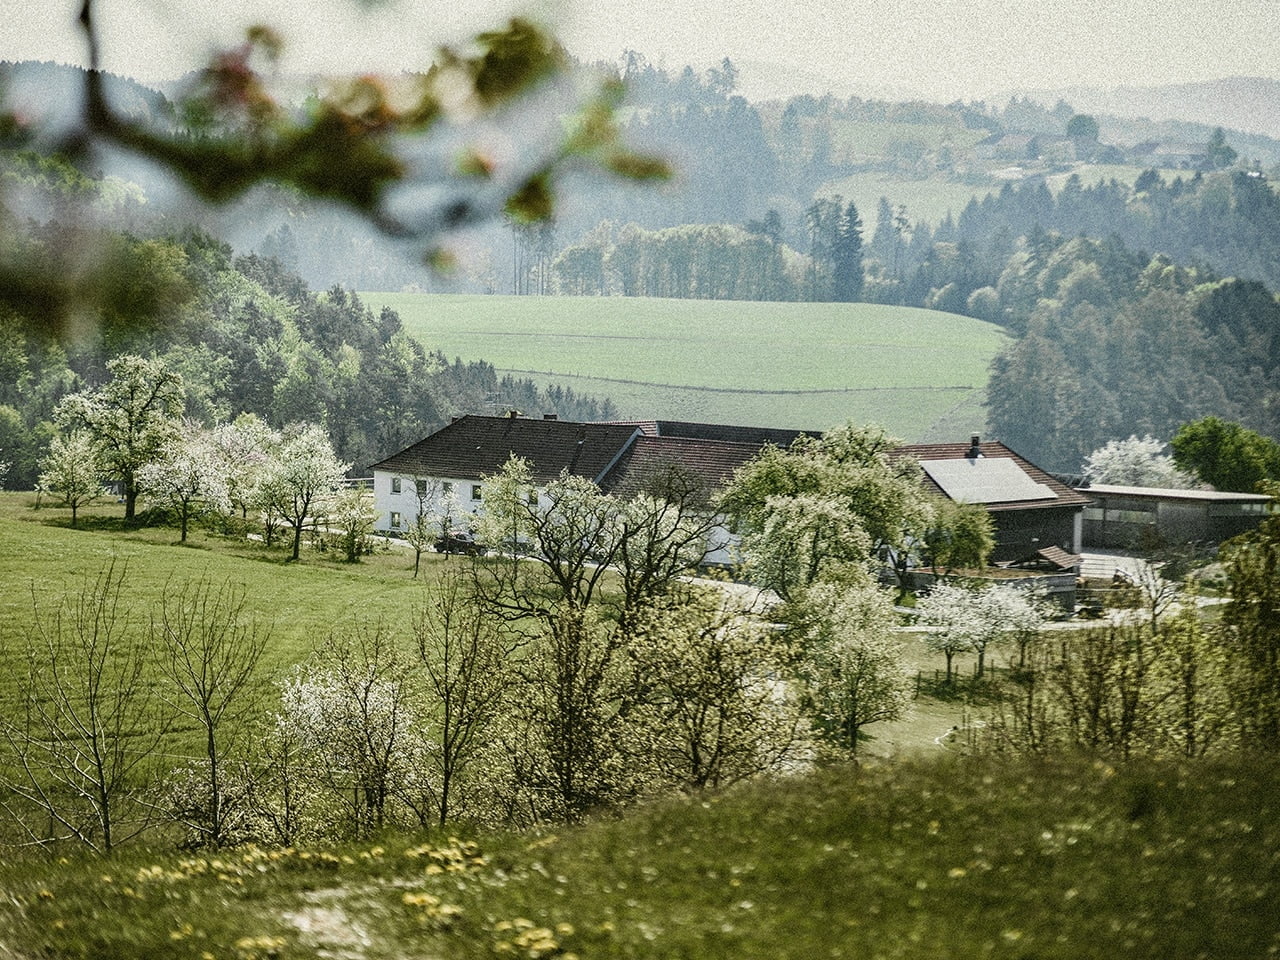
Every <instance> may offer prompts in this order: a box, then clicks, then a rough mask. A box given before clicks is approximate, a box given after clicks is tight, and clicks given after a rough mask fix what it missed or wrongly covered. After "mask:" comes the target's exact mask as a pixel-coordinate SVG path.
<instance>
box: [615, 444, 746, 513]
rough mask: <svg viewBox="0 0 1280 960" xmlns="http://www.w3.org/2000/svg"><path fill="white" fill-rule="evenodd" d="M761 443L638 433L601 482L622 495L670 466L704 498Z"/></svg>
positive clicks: (643, 485) (641, 486)
mask: <svg viewBox="0 0 1280 960" xmlns="http://www.w3.org/2000/svg"><path fill="white" fill-rule="evenodd" d="M760 447H761V444H759V443H730V442H726V441H722V440H696V439H691V438H686V437H658V436H650V435H645V436H641V437H636V439H635V442H634V443H632V444H631V446H630V447H628V449H627V451H626V453H624V454H623V456H622V457H621V458H620V459H619V460H618V462H617V464H616V465H615V466H614V467H613V469H612V470H610V471H609V472H608V474H606V475H605V477H604V480H603V481H601V486H602V487H604V489H605V490H608V491H610V492H613V493H617V494H619V495H620V496H624V497H630V496H634V495H635V494H637V493H640V492H641V491H643V490H644V489H646V487H647V486H648V485H649V484H651V483H653V482H655V481H659V482H660V481H662V480H663V478H664V477H665V476H666V475H667V474H668V472H669V471H671V470H673V469H674V470H676V471H678V472H679V474H680V478H679V479H682V480H684V481H686V482H691V483H692V484H693V485H694V487H695V488H696V493H698V494H699V495H700V496H701V497H703V498H705V497H706V496H707V495H708V494H710V493H712V492H714V491H716V490H719V489H720V488H721V487H723V486H724V485H725V484H726V483H728V481H729V480H730V478H732V476H733V472H734V471H735V470H737V469H738V468H739V467H741V466H742V465H743V464H745V463H747V462H748V461H749V460H751V459H752V458H753V457H755V456H756V454H758V453H759V452H760Z"/></svg>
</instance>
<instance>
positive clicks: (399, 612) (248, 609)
mask: <svg viewBox="0 0 1280 960" xmlns="http://www.w3.org/2000/svg"><path fill="white" fill-rule="evenodd" d="M34 502H35V496H34V494H31V493H0V657H3V658H4V662H5V663H7V664H9V667H8V668H7V669H5V670H3V671H0V710H3V709H5V706H6V705H13V704H17V703H19V702H20V698H18V697H17V696H16V694H17V693H18V690H17V685H18V684H20V683H22V682H23V677H24V676H25V674H26V664H25V662H24V658H23V655H22V654H21V650H22V649H23V648H24V647H25V645H26V642H27V636H28V633H29V627H30V625H31V623H32V622H33V620H34V619H36V618H37V617H38V618H40V619H42V620H44V621H46V622H48V621H49V618H51V617H52V616H53V615H54V614H56V613H57V612H58V610H59V608H60V607H61V606H62V605H63V602H64V600H65V599H67V598H75V597H76V596H78V595H80V594H82V593H85V592H86V591H87V590H88V589H89V588H91V587H92V585H93V584H94V582H95V581H96V580H97V579H98V578H99V577H100V576H101V575H102V574H103V573H104V572H105V571H107V570H108V569H111V570H112V571H113V574H114V575H116V576H119V577H120V578H121V579H122V586H121V591H120V601H121V603H120V610H121V614H122V617H123V618H124V619H125V620H126V621H127V623H128V624H129V625H130V626H129V634H130V635H134V636H141V635H143V634H145V632H146V630H147V623H148V621H149V618H150V616H151V615H152V614H153V613H154V612H156V611H158V609H159V605H160V602H161V599H162V598H163V597H164V596H165V595H167V594H172V593H174V592H175V591H176V590H178V589H181V588H182V587H183V586H185V585H188V584H192V583H198V582H205V583H207V584H209V585H210V586H211V587H212V588H214V589H215V590H216V589H218V588H222V587H229V588H231V589H232V590H235V591H237V592H240V593H242V594H243V597H244V611H245V614H246V615H247V618H248V619H249V620H250V621H251V622H252V623H253V624H255V625H256V629H258V630H259V631H260V632H261V633H263V634H264V635H266V636H267V637H268V643H267V646H266V650H265V652H264V657H263V660H262V662H261V664H260V666H261V674H262V676H261V679H262V680H263V681H266V680H268V679H271V678H278V677H280V676H282V675H283V674H284V673H285V671H286V670H287V669H288V668H289V667H290V666H292V665H293V664H295V663H298V662H300V661H301V660H303V659H305V658H306V657H307V655H308V654H309V653H310V652H311V651H312V650H313V649H315V648H316V647H317V646H319V645H320V644H322V643H323V642H324V641H325V640H326V639H327V638H328V637H329V636H330V635H331V634H333V633H335V632H343V631H353V630H356V629H360V628H372V627H374V626H376V625H379V624H381V625H383V626H385V627H386V628H388V629H390V630H392V631H395V632H396V633H405V632H406V628H407V625H408V622H409V620H410V617H411V613H412V611H413V609H414V607H415V606H416V605H417V604H420V603H421V602H422V600H423V584H424V583H429V582H431V581H432V580H434V579H435V577H436V575H437V573H438V571H439V570H440V569H441V565H443V564H447V563H448V562H449V559H450V558H447V557H443V556H438V555H436V554H427V555H424V556H423V558H422V565H423V572H422V574H421V575H420V578H419V579H418V580H414V579H413V554H412V552H407V551H396V552H394V553H389V552H382V551H380V552H377V553H375V554H374V555H373V556H371V557H367V558H365V560H364V562H362V563H359V564H354V565H353V564H347V563H343V562H341V557H340V556H339V555H338V552H337V551H333V550H330V551H326V552H324V553H320V552H318V551H315V550H310V549H308V550H304V551H303V555H302V557H303V559H302V561H301V562H300V563H297V564H292V563H286V562H285V560H286V558H287V556H288V552H287V549H286V547H285V546H284V545H283V544H280V545H276V546H272V547H269V548H268V547H266V546H264V545H263V544H262V543H261V542H258V541H253V540H246V539H243V538H231V537H226V536H223V535H221V534H215V533H211V532H209V531H206V530H203V529H200V528H198V527H197V528H195V529H193V531H192V533H191V535H190V538H189V540H188V543H187V544H185V545H180V544H179V543H178V531H177V530H176V529H175V528H172V527H144V528H140V529H126V528H124V526H123V512H124V508H123V507H121V506H119V505H117V504H114V503H104V504H97V505H94V506H91V507H89V508H88V509H86V510H83V511H82V513H81V517H80V524H79V527H78V528H77V529H72V528H71V527H70V525H69V517H70V512H69V511H68V510H65V509H62V508H58V507H49V506H45V507H42V508H40V509H38V510H37V509H34V508H33V504H34ZM0 956H3V954H0Z"/></svg>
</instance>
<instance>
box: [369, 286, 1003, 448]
mask: <svg viewBox="0 0 1280 960" xmlns="http://www.w3.org/2000/svg"><path fill="white" fill-rule="evenodd" d="M360 296H361V298H362V299H363V300H364V301H365V302H366V303H367V304H368V305H369V306H370V307H372V308H373V309H374V310H378V309H380V308H381V307H382V306H389V307H391V308H392V309H394V310H396V311H397V312H399V314H400V316H401V317H402V318H403V320H404V324H405V328H406V329H407V330H408V331H409V332H410V333H411V334H413V335H414V336H415V337H417V338H418V339H419V340H420V341H421V342H422V343H423V344H424V345H425V346H427V347H428V348H430V349H438V350H440V351H441V352H443V353H444V354H445V355H446V356H447V357H449V358H450V359H452V358H454V357H461V358H463V359H464V360H487V361H489V362H490V363H492V364H493V365H494V366H495V367H496V368H497V369H498V370H499V371H500V372H511V373H515V374H518V375H520V376H529V377H532V378H533V379H535V380H537V381H538V382H540V383H560V384H563V385H565V386H569V387H572V388H573V389H574V390H575V391H580V392H583V393H588V394H594V395H597V396H601V397H604V396H608V397H610V398H611V399H612V400H613V402H614V403H615V404H616V405H617V407H618V409H619V412H620V415H621V416H623V417H626V418H646V417H660V418H665V419H683V420H697V421H715V422H722V423H739V424H759V425H762V426H779V427H793V428H810V429H825V428H827V427H831V426H834V425H836V424H839V423H843V422H845V421H846V420H853V421H855V422H859V423H878V424H881V425H882V426H884V427H885V428H886V429H888V430H889V431H890V432H891V433H894V434H895V435H897V436H899V437H902V438H903V439H906V440H918V439H933V438H940V437H951V438H954V437H956V436H959V435H961V434H964V435H965V436H967V435H968V434H967V432H968V431H972V430H981V429H982V426H983V421H984V419H985V417H984V413H983V410H982V408H981V391H982V388H983V387H984V386H985V384H986V381H987V373H988V366H989V364H990V362H991V359H992V358H993V357H994V356H995V354H996V353H997V352H998V351H999V349H1000V348H1001V346H1002V345H1003V343H1004V342H1005V335H1004V334H1003V333H1002V332H1001V331H1000V330H999V328H997V327H995V326H993V325H991V324H987V323H982V322H981V321H978V320H974V319H972V318H969V317H961V316H956V315H953V314H945V313H938V312H936V311H930V310H918V309H913V308H900V307H882V306H876V305H872V304H826V303H803V304H780V303H741V302H726V301H707V300H654V299H642V298H622V297H606V298H592V297H582V298H573V297H485V296H461V295H432V294H406V293H394V294H393V293H362V294H361V295H360ZM501 403H502V401H501V398H495V401H494V407H495V409H497V408H499V407H500V406H501ZM527 412H529V413H535V414H536V413H537V412H538V411H527Z"/></svg>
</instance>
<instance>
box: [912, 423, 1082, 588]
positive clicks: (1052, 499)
mask: <svg viewBox="0 0 1280 960" xmlns="http://www.w3.org/2000/svg"><path fill="white" fill-rule="evenodd" d="M893 455H894V456H909V457H913V458H915V459H916V460H918V461H919V463H920V466H921V468H922V469H923V470H924V474H925V485H926V487H927V488H928V489H929V490H930V491H931V492H933V493H934V494H935V495H937V496H940V497H947V498H948V499H951V500H955V501H958V502H960V503H978V504H981V505H982V506H983V507H984V508H986V510H987V512H988V513H989V514H990V515H991V519H992V521H993V522H994V525H995V537H996V547H995V550H994V552H993V553H992V556H991V559H992V561H993V562H995V563H1018V564H1023V563H1039V564H1044V565H1047V566H1050V567H1055V568H1058V569H1072V568H1074V567H1076V566H1078V565H1079V563H1080V556H1079V554H1080V551H1081V548H1082V544H1083V532H1084V510H1085V508H1086V507H1087V506H1088V504H1089V498H1088V497H1087V496H1085V495H1084V494H1082V493H1080V492H1078V491H1076V490H1073V489H1071V487H1069V486H1067V485H1066V484H1064V483H1062V482H1061V481H1060V480H1058V479H1056V478H1055V477H1052V476H1050V475H1049V474H1048V473H1046V472H1045V471H1043V470H1041V469H1040V468H1039V467H1037V466H1036V465H1035V464H1033V463H1031V462H1030V461H1029V460H1026V459H1024V458H1023V457H1021V456H1019V455H1018V454H1017V453H1015V452H1014V451H1013V450H1011V449H1009V448H1008V447H1006V446H1005V445H1004V444H1003V443H999V442H996V441H983V440H982V439H981V438H980V437H979V436H976V435H975V436H973V437H972V438H971V439H970V441H969V442H968V443H929V444H911V445H909V446H904V447H899V448H898V449H896V450H895V451H894V453H893Z"/></svg>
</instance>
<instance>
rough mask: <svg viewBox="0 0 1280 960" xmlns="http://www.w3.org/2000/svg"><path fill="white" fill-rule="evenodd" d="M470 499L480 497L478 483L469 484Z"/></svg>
mask: <svg viewBox="0 0 1280 960" xmlns="http://www.w3.org/2000/svg"><path fill="white" fill-rule="evenodd" d="M471 499H472V500H479V499H480V484H478V483H473V484H472V485H471Z"/></svg>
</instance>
